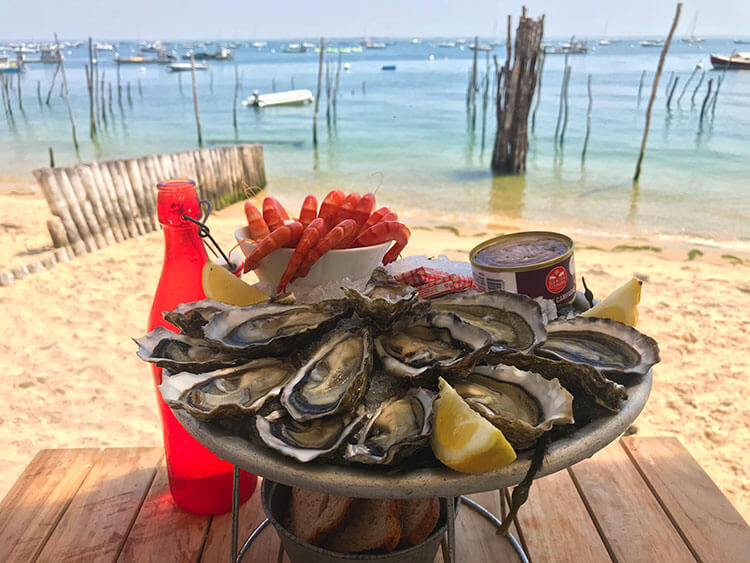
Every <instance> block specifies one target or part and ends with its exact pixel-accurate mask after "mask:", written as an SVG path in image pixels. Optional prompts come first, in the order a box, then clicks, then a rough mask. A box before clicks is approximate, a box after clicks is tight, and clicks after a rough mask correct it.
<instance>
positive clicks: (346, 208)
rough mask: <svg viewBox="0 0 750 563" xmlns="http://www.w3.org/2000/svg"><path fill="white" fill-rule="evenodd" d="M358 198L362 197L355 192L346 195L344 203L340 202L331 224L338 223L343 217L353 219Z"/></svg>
mask: <svg viewBox="0 0 750 563" xmlns="http://www.w3.org/2000/svg"><path fill="white" fill-rule="evenodd" d="M360 199H362V196H361V195H359V194H358V193H356V192H352V193H350V194H349V195H348V196H346V198H345V199H344V203H342V204H341V207H339V210H338V212H337V213H336V217H335V218H334V220H333V224H334V225H338V224H339V223H341V221H343V220H344V219H354V210H355V209H356V208H357V204H358V203H359V200H360Z"/></svg>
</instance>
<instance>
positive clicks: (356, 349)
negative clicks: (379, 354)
mask: <svg viewBox="0 0 750 563" xmlns="http://www.w3.org/2000/svg"><path fill="white" fill-rule="evenodd" d="M372 362H373V350H372V336H371V334H370V329H369V328H360V329H358V330H353V331H346V332H333V333H332V334H331V336H330V337H329V338H328V339H327V340H325V341H324V342H323V344H322V345H321V346H320V347H319V348H318V349H317V350H316V351H315V352H314V353H313V355H312V357H311V358H310V360H308V361H307V363H305V365H303V366H302V367H301V368H300V369H299V371H297V374H296V375H295V377H294V379H292V380H291V381H290V382H289V383H288V384H287V385H286V387H284V391H283V393H282V395H281V404H282V405H283V406H284V407H285V408H286V410H287V411H288V412H289V414H290V415H291V416H292V418H294V419H295V420H297V421H304V420H311V419H314V418H320V417H323V416H329V415H332V414H334V413H337V412H339V411H345V410H347V409H350V407H352V406H353V405H355V404H356V403H358V402H359V401H360V400H361V399H362V396H363V395H364V393H365V390H366V388H367V382H368V380H369V375H370V371H371V370H372Z"/></svg>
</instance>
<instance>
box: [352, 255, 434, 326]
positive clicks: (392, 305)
mask: <svg viewBox="0 0 750 563" xmlns="http://www.w3.org/2000/svg"><path fill="white" fill-rule="evenodd" d="M342 289H343V290H344V294H345V295H346V297H347V299H349V301H350V302H351V304H352V306H353V307H354V310H355V311H356V312H357V314H358V315H359V316H360V317H362V318H366V319H370V320H371V321H372V322H373V323H374V324H375V325H376V326H377V327H379V328H380V329H382V330H384V329H386V328H388V327H389V326H391V324H392V323H393V322H394V321H395V320H396V319H398V318H399V317H400V316H401V315H403V314H404V313H406V312H408V311H410V310H411V309H412V307H414V305H415V304H416V303H417V302H418V301H419V292H417V290H416V289H415V288H413V287H412V286H410V285H407V284H405V283H401V282H400V281H397V280H396V279H395V278H393V276H391V275H390V274H389V273H388V272H387V271H386V269H385V268H383V267H382V266H379V267H377V268H375V269H374V270H373V271H372V276H370V279H369V280H368V282H367V285H365V287H364V290H363V291H361V292H360V291H357V290H356V289H354V288H351V287H344V288H342Z"/></svg>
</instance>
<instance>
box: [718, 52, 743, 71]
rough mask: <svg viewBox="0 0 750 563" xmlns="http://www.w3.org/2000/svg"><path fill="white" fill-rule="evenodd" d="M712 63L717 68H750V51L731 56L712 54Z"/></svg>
mask: <svg viewBox="0 0 750 563" xmlns="http://www.w3.org/2000/svg"><path fill="white" fill-rule="evenodd" d="M711 64H712V65H713V67H714V68H716V69H725V68H726V69H731V70H750V53H733V54H732V55H731V56H729V57H726V56H724V55H711Z"/></svg>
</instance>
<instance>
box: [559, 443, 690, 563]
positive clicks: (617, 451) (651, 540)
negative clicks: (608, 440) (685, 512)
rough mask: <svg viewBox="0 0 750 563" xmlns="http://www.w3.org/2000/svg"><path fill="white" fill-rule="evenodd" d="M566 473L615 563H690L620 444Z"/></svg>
mask: <svg viewBox="0 0 750 563" xmlns="http://www.w3.org/2000/svg"><path fill="white" fill-rule="evenodd" d="M568 471H569V472H570V473H571V474H572V475H573V477H574V480H575V482H576V486H577V487H578V490H579V492H580V493H581V496H582V497H583V499H584V501H585V502H586V506H587V508H588V509H589V512H590V513H591V515H592V517H593V518H594V519H595V520H596V523H597V526H598V528H599V530H600V531H601V533H602V535H603V538H604V541H605V542H606V543H607V546H608V547H609V549H610V551H611V552H612V553H613V554H614V556H615V558H616V559H617V560H618V561H619V562H621V563H625V562H628V561H658V562H659V563H669V562H672V561H674V562H676V563H684V562H685V561H694V560H695V559H694V557H693V555H692V554H691V552H690V550H689V549H688V547H687V545H685V542H684V541H683V540H682V538H681V537H680V535H679V533H677V530H676V529H675V527H674V526H673V525H672V522H671V521H670V520H669V517H668V516H667V515H666V514H665V513H664V511H663V510H662V508H661V506H660V505H659V503H658V502H657V500H656V498H654V495H653V494H652V493H651V490H650V489H649V488H648V486H647V485H646V482H645V481H644V480H643V478H642V477H641V475H640V474H639V473H638V470H637V469H636V468H635V466H634V465H633V463H632V461H631V460H630V458H629V457H628V455H627V453H626V452H625V449H624V448H623V447H622V445H621V444H620V443H619V442H618V443H615V444H613V445H612V446H611V447H608V448H605V449H603V450H601V451H599V452H598V453H596V454H595V455H594V457H593V458H590V459H587V460H585V461H582V462H580V463H578V464H576V465H574V466H573V467H571V468H569V470H568Z"/></svg>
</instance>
